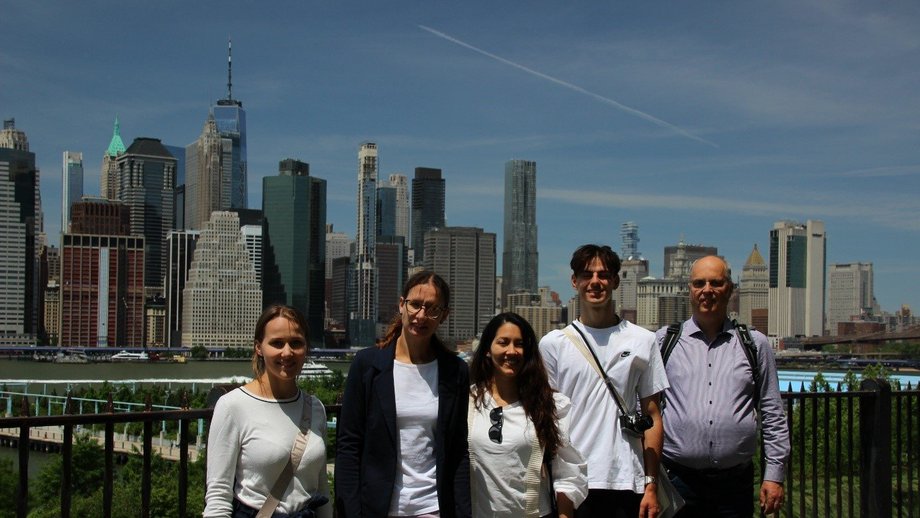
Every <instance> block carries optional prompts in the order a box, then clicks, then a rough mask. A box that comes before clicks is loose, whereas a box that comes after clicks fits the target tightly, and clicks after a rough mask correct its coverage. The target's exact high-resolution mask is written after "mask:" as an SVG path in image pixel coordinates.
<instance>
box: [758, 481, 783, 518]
mask: <svg viewBox="0 0 920 518" xmlns="http://www.w3.org/2000/svg"><path fill="white" fill-rule="evenodd" d="M783 495H784V493H783V485H782V484H780V483H778V482H773V481H770V480H764V481H763V484H762V485H761V486H760V508H761V509H763V512H764V513H765V514H771V513H775V512H776V511H779V510H780V509H781V508H782V507H783Z"/></svg>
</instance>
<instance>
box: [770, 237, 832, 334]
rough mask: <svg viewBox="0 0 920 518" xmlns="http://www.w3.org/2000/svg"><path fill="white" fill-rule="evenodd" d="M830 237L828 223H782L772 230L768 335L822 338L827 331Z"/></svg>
mask: <svg viewBox="0 0 920 518" xmlns="http://www.w3.org/2000/svg"><path fill="white" fill-rule="evenodd" d="M825 254H826V235H825V232H824V223H823V222H821V221H812V220H808V221H807V222H806V223H805V224H802V223H796V222H793V221H778V222H776V223H775V224H774V225H773V229H772V230H771V231H770V288H769V289H770V292H769V301H768V304H769V323H768V327H767V329H768V330H769V332H768V334H769V335H770V336H772V337H775V338H783V337H786V336H820V335H821V334H822V333H823V332H824V295H825V283H826V280H825V265H826V260H825Z"/></svg>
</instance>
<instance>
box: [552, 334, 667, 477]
mask: <svg viewBox="0 0 920 518" xmlns="http://www.w3.org/2000/svg"><path fill="white" fill-rule="evenodd" d="M574 325H577V326H578V327H579V328H580V329H581V330H582V331H583V332H584V333H585V335H586V336H587V338H588V341H589V342H591V343H590V346H591V348H592V349H594V351H595V353H596V354H597V356H598V358H599V359H600V361H601V365H602V366H603V368H604V370H605V371H606V372H607V376H608V377H609V378H610V379H611V381H612V382H613V384H614V386H615V387H616V390H617V392H618V393H619V394H620V397H622V398H623V400H624V401H627V402H633V401H637V399H636V398H637V396H638V397H639V398H643V397H648V396H652V395H654V394H657V393H659V392H661V391H663V390H664V389H666V388H667V387H668V378H667V375H666V374H665V371H664V365H663V364H662V361H661V353H660V352H659V351H658V348H657V347H656V345H655V334H654V333H652V332H651V331H649V330H647V329H644V328H642V327H639V326H636V325H635V324H632V323H630V322H627V321H626V320H621V321H620V323H619V324H617V325H616V326H613V327H608V328H604V329H597V328H592V327H587V326H585V325H584V324H582V323H581V322H576V323H575V324H574ZM576 336H577V333H576ZM540 354H541V355H542V356H543V361H544V363H545V364H546V371H547V373H548V374H549V378H550V379H549V381H550V385H552V386H553V387H554V388H556V390H558V391H559V392H562V393H563V394H565V395H566V396H568V397H569V399H571V400H572V413H571V421H572V424H571V427H570V432H569V433H570V435H571V437H572V444H574V445H575V447H576V448H577V449H578V450H579V451H580V452H582V454H583V455H584V456H585V460H586V461H587V463H588V487H589V488H591V489H617V490H624V489H625V490H631V491H634V492H636V493H642V492H644V491H645V462H644V460H643V456H642V441H641V440H640V439H639V438H638V437H633V436H632V435H628V434H625V433H624V432H623V431H622V429H621V428H620V422H619V415H620V413H619V411H618V409H617V405H616V403H615V402H614V401H613V397H612V396H611V395H610V392H609V391H608V390H607V386H606V385H605V384H604V382H603V381H602V380H601V379H600V376H598V375H597V372H596V371H595V370H594V367H592V364H590V363H588V361H587V359H586V358H585V357H584V356H583V355H582V354H581V353H580V352H579V351H578V349H577V348H576V347H575V345H573V344H572V343H571V342H569V339H568V338H567V337H566V336H565V334H563V332H562V331H561V330H554V331H550V332H549V333H548V334H547V335H546V336H544V337H543V339H542V340H540Z"/></svg>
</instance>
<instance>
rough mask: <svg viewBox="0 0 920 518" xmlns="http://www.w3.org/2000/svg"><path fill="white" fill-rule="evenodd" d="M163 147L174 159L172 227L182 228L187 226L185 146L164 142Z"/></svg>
mask: <svg viewBox="0 0 920 518" xmlns="http://www.w3.org/2000/svg"><path fill="white" fill-rule="evenodd" d="M163 147H165V148H166V151H169V154H170V155H172V156H173V158H175V159H176V188H175V190H174V192H175V195H174V196H173V200H174V201H173V228H174V229H176V230H182V229H185V228H187V227H186V225H185V176H186V173H185V172H186V168H185V153H186V147H187V146H171V145H168V144H164V145H163Z"/></svg>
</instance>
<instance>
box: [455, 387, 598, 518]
mask: <svg viewBox="0 0 920 518" xmlns="http://www.w3.org/2000/svg"><path fill="white" fill-rule="evenodd" d="M554 399H555V403H556V414H557V417H558V419H559V422H558V426H559V433H560V439H561V444H560V445H559V448H558V449H557V452H556V456H555V458H554V459H553V463H552V467H553V487H554V489H555V491H556V493H563V494H565V495H566V497H568V498H569V500H571V501H572V502H573V503H574V504H575V507H578V506H579V505H580V504H581V503H582V502H583V501H584V499H585V497H586V496H587V494H588V481H587V464H585V461H584V459H583V458H582V455H581V453H579V452H578V450H576V449H575V447H574V446H572V443H571V442H570V441H569V418H568V413H569V409H570V408H571V406H572V404H571V402H570V401H569V398H567V397H566V396H564V395H563V394H560V393H558V392H557V393H555V394H554ZM495 407H496V403H495V400H494V399H493V398H492V396H491V394H489V393H486V394H485V396H484V398H483V407H482V408H475V407H474V403H473V401H472V400H471V401H470V414H471V423H470V438H469V445H470V481H471V486H472V499H473V517H474V518H484V517H496V518H497V517H503V518H505V517H507V518H510V517H517V516H526V513H525V508H526V506H527V497H526V492H527V483H526V481H525V478H526V476H527V471H528V465H529V464H530V462H531V454H532V452H533V445H534V444H535V437H534V434H535V430H534V426H533V423H532V422H531V420H530V419H528V418H527V416H526V414H525V413H524V407H523V406H522V405H521V402H520V401H518V402H516V403H513V404H511V405H507V406H505V407H503V408H502V420H503V424H502V442H501V444H497V443H495V442H493V441H492V440H491V439H489V428H491V427H492V422H491V420H490V418H489V413H490V412H491V411H492V409H493V408H495ZM538 455H539V457H540V460H541V461H542V458H543V456H542V454H539V453H538ZM540 466H542V464H540ZM532 469H533V468H532ZM538 494H539V513H538V514H534V515H533V516H546V515H547V514H549V513H550V511H551V508H550V502H549V486H548V481H547V480H546V476H545V474H543V475H541V477H540V488H539V492H538Z"/></svg>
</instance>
